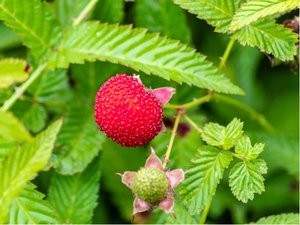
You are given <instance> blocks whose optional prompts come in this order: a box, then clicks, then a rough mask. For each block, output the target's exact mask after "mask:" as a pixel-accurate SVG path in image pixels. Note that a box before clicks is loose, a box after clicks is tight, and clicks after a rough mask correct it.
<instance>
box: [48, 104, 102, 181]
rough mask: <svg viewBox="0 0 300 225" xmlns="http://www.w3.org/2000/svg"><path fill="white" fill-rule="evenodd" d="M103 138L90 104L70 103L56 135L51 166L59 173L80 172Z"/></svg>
mask: <svg viewBox="0 0 300 225" xmlns="http://www.w3.org/2000/svg"><path fill="white" fill-rule="evenodd" d="M104 139H105V135H104V133H102V132H100V131H99V130H98V128H97V126H96V124H95V122H94V117H93V112H92V111H91V110H90V106H88V105H84V104H82V105H80V104H73V105H71V106H70V108H69V110H68V113H67V115H66V116H65V118H64V124H63V126H62V128H61V130H60V132H59V134H58V136H57V142H56V149H55V152H54V153H55V155H54V156H53V158H52V163H53V167H54V168H55V169H56V171H57V172H58V173H61V174H69V175H72V174H74V173H77V172H82V171H83V170H84V169H85V168H86V167H87V166H88V164H89V163H90V162H91V161H92V160H93V158H94V157H95V156H96V155H98V153H99V150H100V149H101V148H102V144H103V141H104ZM78 159H80V160H78Z"/></svg>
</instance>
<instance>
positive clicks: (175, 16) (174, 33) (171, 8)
mask: <svg viewBox="0 0 300 225" xmlns="http://www.w3.org/2000/svg"><path fill="white" fill-rule="evenodd" d="M134 9H135V24H136V25H137V26H138V27H146V28H147V29H148V30H149V31H151V32H159V33H161V34H163V35H166V36H168V37H170V38H173V39H177V40H180V41H181V42H182V43H186V44H189V43H191V31H190V29H189V26H188V24H187V18H186V15H185V13H184V11H183V10H182V9H181V8H179V7H178V6H177V5H175V4H174V3H173V2H172V1H171V0H161V1H148V0H138V1H136V3H135V8H134ZM170 18H172V19H170Z"/></svg>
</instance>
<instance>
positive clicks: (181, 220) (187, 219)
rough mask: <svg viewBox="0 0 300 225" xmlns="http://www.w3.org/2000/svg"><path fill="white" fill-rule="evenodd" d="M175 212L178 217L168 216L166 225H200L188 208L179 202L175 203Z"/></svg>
mask: <svg viewBox="0 0 300 225" xmlns="http://www.w3.org/2000/svg"><path fill="white" fill-rule="evenodd" d="M174 212H175V215H176V217H174V216H172V215H168V216H167V218H166V224H198V222H197V221H196V220H195V218H194V217H192V216H191V215H190V214H189V212H188V210H187V208H186V207H184V206H183V205H181V204H180V203H178V202H175V206H174Z"/></svg>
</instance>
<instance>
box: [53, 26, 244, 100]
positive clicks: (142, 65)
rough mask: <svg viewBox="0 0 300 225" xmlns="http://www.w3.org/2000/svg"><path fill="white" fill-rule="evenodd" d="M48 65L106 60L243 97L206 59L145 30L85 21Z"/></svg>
mask: <svg viewBox="0 0 300 225" xmlns="http://www.w3.org/2000/svg"><path fill="white" fill-rule="evenodd" d="M49 60H50V64H51V66H57V67H67V66H68V65H69V63H84V61H85V60H88V61H95V60H100V61H109V62H113V63H119V64H121V65H125V66H128V67H131V68H133V69H135V70H137V71H142V72H145V73H146V74H153V75H157V76H160V77H162V78H164V79H167V80H170V79H171V80H174V81H176V82H178V83H182V82H185V83H187V84H190V85H191V84H193V85H195V86H197V87H201V88H207V89H210V90H214V91H217V92H224V93H231V94H243V91H242V90H241V89H240V88H238V87H237V86H235V85H233V84H232V83H231V82H230V81H229V79H228V78H226V77H225V76H224V75H222V74H221V73H220V72H219V71H218V69H217V68H216V67H214V66H213V65H212V64H211V63H210V62H208V61H207V60H205V56H203V55H202V54H200V53H196V52H195V50H194V49H191V48H189V47H187V46H186V45H183V44H180V43H179V42H177V41H174V40H169V39H167V38H165V37H160V36H158V35H157V34H147V33H146V30H145V29H138V28H136V29H132V28H131V27H130V26H119V25H108V24H99V23H97V22H87V23H83V24H81V25H78V26H76V27H75V28H73V29H71V30H69V31H68V32H66V34H65V35H64V37H63V39H62V41H61V43H60V45H59V46H58V47H57V52H56V53H54V54H53V55H52V56H51V58H50V59H49Z"/></svg>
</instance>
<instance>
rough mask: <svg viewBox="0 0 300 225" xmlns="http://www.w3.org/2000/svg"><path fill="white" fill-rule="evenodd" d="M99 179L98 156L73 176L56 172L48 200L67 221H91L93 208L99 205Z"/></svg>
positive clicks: (74, 222) (86, 222)
mask: <svg viewBox="0 0 300 225" xmlns="http://www.w3.org/2000/svg"><path fill="white" fill-rule="evenodd" d="M99 180H100V160H99V158H98V157H97V158H96V159H95V160H94V161H93V162H92V163H91V164H90V165H89V166H88V167H87V168H86V169H85V170H84V171H83V172H81V173H77V174H74V175H72V176H64V175H60V174H58V173H55V174H54V176H53V177H52V179H51V184H50V188H49V193H48V200H49V202H50V203H51V204H52V205H53V206H54V208H55V209H56V210H57V212H58V214H59V215H60V217H61V218H62V220H63V221H64V222H65V223H68V224H70V223H72V224H82V223H83V224H84V223H85V224H88V223H91V219H92V216H93V210H94V208H95V207H96V206H97V199H98V191H99Z"/></svg>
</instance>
